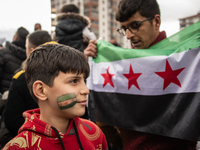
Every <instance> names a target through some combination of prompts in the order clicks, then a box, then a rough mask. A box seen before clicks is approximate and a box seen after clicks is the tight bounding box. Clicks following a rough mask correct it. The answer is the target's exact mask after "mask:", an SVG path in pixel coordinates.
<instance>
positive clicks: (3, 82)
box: [0, 27, 29, 94]
mask: <svg viewBox="0 0 200 150" xmlns="http://www.w3.org/2000/svg"><path fill="white" fill-rule="evenodd" d="M28 34H29V32H28V31H27V30H26V29H25V28H24V27H20V28H18V30H17V32H16V34H15V35H14V38H13V42H12V43H10V42H6V45H5V48H2V49H1V50H0V93H2V94H3V93H4V92H5V91H7V90H8V89H9V87H10V83H11V81H12V76H13V75H14V74H15V71H16V70H17V69H18V68H20V66H21V63H22V62H23V61H24V60H25V59H26V49H25V42H26V36H27V35H28Z"/></svg>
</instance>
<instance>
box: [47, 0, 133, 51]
mask: <svg viewBox="0 0 200 150" xmlns="http://www.w3.org/2000/svg"><path fill="white" fill-rule="evenodd" d="M119 1H120V0H51V13H52V32H53V31H54V30H55V24H56V20H55V18H56V15H57V14H58V13H59V9H60V8H61V7H62V6H63V5H64V4H75V5H76V6H78V7H79V9H80V14H82V15H86V16H88V17H89V18H90V20H91V28H90V30H91V31H92V32H94V33H95V35H96V36H97V38H99V37H102V39H103V40H105V41H110V39H111V38H113V37H114V38H115V39H116V40H117V42H118V43H119V44H120V45H122V47H124V48H131V46H130V42H129V41H128V40H127V39H126V37H122V36H120V35H119V34H118V33H117V28H118V27H119V26H120V25H119V23H118V22H117V21H116V20H115V11H116V9H117V5H118V3H119Z"/></svg>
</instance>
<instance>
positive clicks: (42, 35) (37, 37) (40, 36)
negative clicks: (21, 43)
mask: <svg viewBox="0 0 200 150" xmlns="http://www.w3.org/2000/svg"><path fill="white" fill-rule="evenodd" d="M27 38H28V41H29V48H31V47H33V48H36V47H38V46H39V45H42V44H44V43H46V42H50V41H51V36H50V35H49V33H48V32H47V31H35V32H33V33H31V34H29V35H28V36H27Z"/></svg>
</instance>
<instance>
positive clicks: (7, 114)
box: [4, 70, 38, 136]
mask: <svg viewBox="0 0 200 150" xmlns="http://www.w3.org/2000/svg"><path fill="white" fill-rule="evenodd" d="M34 108H38V104H37V103H36V102H35V100H34V99H33V98H32V97H31V95H30V94H29V90H28V87H27V84H26V79H25V73H24V70H22V71H19V72H18V73H16V74H15V75H14V76H13V80H12V82H11V86H10V89H9V95H8V99H7V102H6V105H5V108H4V109H5V110H4V122H5V125H6V127H7V129H8V130H9V131H10V132H11V133H12V135H13V136H16V135H17V133H18V130H19V128H20V127H21V126H22V124H23V123H24V121H25V120H24V117H23V116H22V114H23V112H24V111H26V110H29V109H34Z"/></svg>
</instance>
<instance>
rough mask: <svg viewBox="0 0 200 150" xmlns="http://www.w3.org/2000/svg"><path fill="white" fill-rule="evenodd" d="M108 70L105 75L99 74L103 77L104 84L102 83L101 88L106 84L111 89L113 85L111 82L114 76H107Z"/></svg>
mask: <svg viewBox="0 0 200 150" xmlns="http://www.w3.org/2000/svg"><path fill="white" fill-rule="evenodd" d="M109 68H110V67H108V68H107V73H105V74H101V75H102V76H103V77H104V79H105V80H104V83H103V87H104V86H106V84H108V83H109V84H110V85H111V86H112V87H114V84H113V82H112V77H113V76H114V75H115V74H109Z"/></svg>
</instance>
